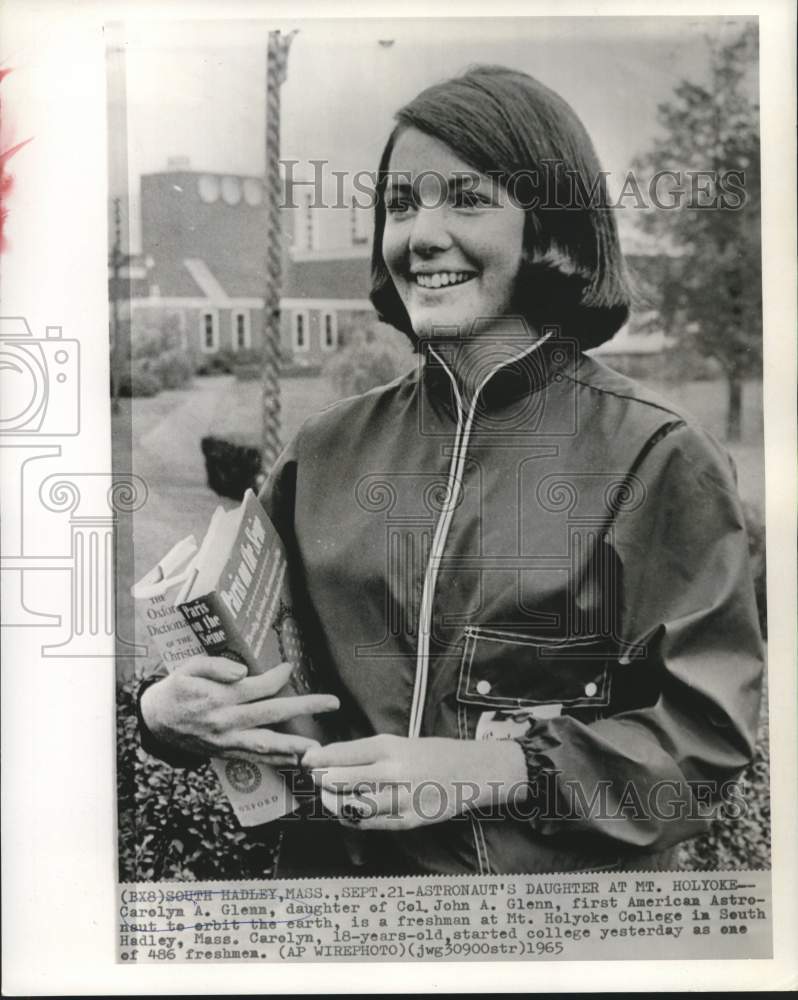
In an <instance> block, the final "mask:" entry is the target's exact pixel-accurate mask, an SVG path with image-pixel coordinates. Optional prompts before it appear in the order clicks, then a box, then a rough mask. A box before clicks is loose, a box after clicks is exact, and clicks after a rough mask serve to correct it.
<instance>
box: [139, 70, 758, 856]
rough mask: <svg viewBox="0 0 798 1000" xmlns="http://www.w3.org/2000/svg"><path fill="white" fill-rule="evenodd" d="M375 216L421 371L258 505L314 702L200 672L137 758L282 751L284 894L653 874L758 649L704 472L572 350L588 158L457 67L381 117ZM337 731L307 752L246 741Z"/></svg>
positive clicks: (187, 679) (303, 446) (590, 276)
mask: <svg viewBox="0 0 798 1000" xmlns="http://www.w3.org/2000/svg"><path fill="white" fill-rule="evenodd" d="M375 218H376V222H375V236H374V248H373V261H372V271H373V293H372V300H373V302H374V304H375V307H376V308H377V311H378V312H379V314H380V316H381V317H382V318H383V320H384V321H386V322H388V323H390V324H392V325H394V326H395V327H398V328H399V329H401V330H403V331H404V332H405V333H406V334H407V335H408V337H410V338H411V340H412V341H413V343H414V344H415V346H416V349H417V352H418V355H419V365H418V366H417V368H416V369H415V370H414V371H412V372H411V373H410V374H409V375H407V376H405V377H403V378H400V379H398V380H397V381H395V382H393V383H391V384H390V385H387V386H384V387H381V388H379V389H376V390H373V391H372V392H369V393H366V394H365V395H362V396H358V397H355V398H353V399H347V400H343V401H341V402H339V403H336V404H334V405H332V406H331V407H329V408H328V409H326V410H325V411H323V412H322V413H320V414H317V415H315V416H312V417H311V418H310V419H309V420H308V421H307V422H306V423H305V425H304V426H303V428H302V430H301V431H300V433H299V434H298V435H297V437H296V439H295V440H294V441H293V442H292V443H291V444H290V445H289V447H288V448H287V449H286V451H285V453H284V454H283V455H282V457H281V459H280V460H279V462H278V464H277V466H276V467H275V468H274V469H273V471H272V473H271V476H270V478H269V481H268V483H267V485H266V487H265V489H264V491H263V494H262V500H263V503H264V504H265V506H266V508H267V510H268V511H269V513H270V515H271V516H272V518H273V519H274V521H275V523H276V524H277V525H278V527H279V529H280V531H281V533H282V534H283V537H284V540H285V542H286V544H287V546H288V547H289V549H290V552H291V556H292V558H293V561H294V564H295V566H296V567H297V571H298V574H299V575H300V582H301V586H302V590H303V594H304V598H305V599H306V601H305V603H306V606H307V613H306V621H305V622H304V623H303V624H304V628H305V632H306V634H307V636H308V639H309V641H310V642H311V643H312V645H313V654H314V659H315V661H316V663H317V664H319V665H320V667H321V669H322V671H323V672H324V676H325V678H326V681H327V683H328V685H329V691H330V692H331V694H330V695H329V696H326V695H318V696H314V697H312V698H307V699H295V700H291V699H285V698H274V697H271V696H273V695H274V693H275V692H276V691H277V690H278V689H279V687H280V685H281V684H282V683H283V682H284V680H285V678H284V677H283V673H284V672H285V669H286V668H280V670H278V671H275V672H274V675H272V674H267V675H265V676H264V677H261V678H257V679H255V678H248V679H245V680H241V679H240V672H239V668H237V667H236V665H233V664H228V663H225V662H224V661H220V660H215V661H214V660H202V659H200V660H197V661H194V662H192V663H190V664H188V665H186V666H185V667H184V668H181V670H180V671H177V672H175V674H173V675H171V676H170V677H169V678H168V679H166V680H163V681H160V682H159V683H158V684H156V685H154V686H152V687H150V688H149V689H148V690H147V691H146V692H145V693H144V695H143V697H142V700H141V712H142V717H143V722H144V723H145V727H144V735H145V740H148V741H149V745H150V746H152V747H154V748H156V749H159V752H160V753H161V754H162V755H163V756H166V757H167V758H169V755H170V753H171V759H172V760H174V761H175V762H176V763H177V762H185V760H186V759H187V758H186V756H185V754H186V753H188V754H190V753H192V752H194V753H197V752H201V753H206V754H207V753H209V752H213V753H219V752H220V750H221V751H225V752H232V753H234V752H236V751H241V750H250V751H251V750H258V751H261V752H265V753H268V754H272V755H273V756H272V758H271V759H275V760H278V761H279V760H283V759H288V758H287V757H285V756H283V755H285V754H288V755H290V754H291V753H296V754H298V755H302V762H303V765H304V766H305V767H306V768H308V769H310V770H311V771H312V773H313V775H314V778H315V779H316V781H317V784H318V786H319V787H320V788H321V789H322V793H323V801H324V802H325V804H326V805H327V806H328V807H329V810H330V812H331V813H332V815H333V817H334V818H333V819H332V820H330V821H328V822H317V821H314V820H309V821H308V822H307V823H305V824H298V823H294V824H293V826H292V825H291V824H290V823H286V834H285V836H284V846H283V854H282V858H283V866H282V867H281V869H280V870H279V871H278V874H281V875H287V874H310V873H313V872H316V873H318V872H321V873H323V872H325V871H326V872H329V873H330V874H332V873H334V872H335V873H340V872H342V871H346V870H347V869H348V867H350V868H351V870H353V871H358V872H359V873H363V872H381V873H383V874H403V873H423V872H432V873H467V872H474V873H488V872H542V871H573V870H598V869H602V868H614V867H631V868H637V869H639V870H644V869H647V868H651V867H655V866H660V867H663V866H667V865H668V864H669V858H670V855H669V849H670V848H672V847H673V846H674V845H675V844H677V843H678V842H679V841H681V840H683V839H685V838H687V837H690V836H693V835H695V834H696V833H698V832H700V831H701V830H702V829H703V828H704V824H705V819H704V818H703V817H704V816H705V815H706V812H707V809H706V805H707V803H708V802H711V801H717V800H718V799H719V798H720V797H723V796H724V794H729V786H728V785H726V786H725V785H724V783H728V782H730V781H731V779H733V778H734V777H735V775H737V774H738V772H739V771H740V769H741V768H742V767H743V766H744V765H745V764H746V763H747V762H748V760H749V759H750V755H751V752H752V746H753V740H754V734H755V728H756V720H757V710H758V704H759V684H760V676H761V670H762V658H761V644H760V636H759V630H758V626H757V617H756V613H755V607H754V599H753V593H752V586H751V581H750V578H749V569H748V557H747V545H746V537H745V531H744V527H743V518H742V514H741V511H740V506H739V502H738V499H737V496H736V491H735V486H734V478H733V472H732V469H731V466H730V462H729V460H728V458H727V457H726V455H725V454H724V453H723V452H722V450H721V449H720V448H719V447H718V445H717V444H716V443H715V442H714V441H713V440H712V439H711V438H710V437H709V436H708V435H707V434H705V433H704V432H703V431H702V430H701V429H700V428H699V427H697V426H695V424H694V423H693V422H692V421H691V419H690V418H689V417H687V416H685V415H684V414H682V413H680V412H679V411H678V410H676V409H675V408H674V407H673V406H671V405H670V404H669V403H667V402H665V401H664V400H662V399H660V398H659V397H656V396H654V395H653V394H652V393H650V392H648V391H647V390H645V389H643V388H642V387H640V386H638V385H636V384H634V383H633V382H631V381H629V380H628V379H626V378H624V377H622V376H621V375H618V374H616V373H615V372H613V371H611V370H609V369H607V368H605V367H603V366H602V365H600V364H599V363H597V362H596V361H595V360H593V359H592V358H590V357H589V356H587V355H586V354H584V351H585V350H586V349H588V348H591V347H595V346H596V345H598V344H600V343H602V342H603V341H605V340H607V339H608V338H609V337H611V336H612V335H613V333H615V332H616V331H617V330H618V329H619V328H620V327H621V326H622V325H623V323H624V322H625V321H626V318H627V315H628V311H629V293H628V290H627V285H626V280H625V277H624V268H623V259H622V256H621V251H620V247H619V245H618V238H617V233H616V228H615V223H614V220H613V216H612V213H611V211H610V210H609V209H608V208H607V206H606V192H605V189H604V182H603V177H602V175H601V172H600V166H599V163H598V160H597V158H596V155H595V152H594V150H593V147H592V144H591V142H590V139H589V137H588V135H587V134H586V132H585V130H584V128H583V126H582V124H581V123H580V121H579V120H578V119H577V117H576V115H575V114H574V112H573V111H572V110H571V108H570V107H569V106H568V105H567V104H566V103H565V102H564V101H563V100H562V99H561V98H559V97H558V96H557V95H556V94H554V93H552V92H551V91H550V90H548V89H547V88H546V87H544V86H542V85H541V84H540V83H538V82H537V81H535V80H533V79H532V78H530V77H529V76H526V75H525V74H523V73H520V72H516V71H512V70H508V69H503V68H499V67H483V68H477V69H474V70H472V71H470V72H468V73H466V74H465V75H464V76H462V77H459V78H457V79H454V80H450V81H448V82H446V83H443V84H440V85H436V86H433V87H431V88H429V89H428V90H426V91H424V92H423V93H422V94H420V95H419V96H418V97H417V98H415V100H413V101H411V102H410V104H408V105H407V106H406V107H405V108H403V109H402V110H401V111H400V112H399V113H398V115H397V125H396V128H395V129H394V132H393V134H392V135H391V137H390V139H389V141H388V145H387V147H386V149H385V152H384V155H383V158H382V162H381V165H380V172H379V181H378V185H377V204H376V216H375ZM332 709H335V711H334V714H333V715H332V716H330V718H332V719H333V720H334V726H335V729H336V733H337V735H336V738H335V741H334V742H332V743H330V744H328V745H326V746H323V747H322V746H318V745H316V746H312V745H310V744H308V743H307V742H305V741H302V740H301V739H299V738H297V737H290V736H287V735H285V734H278V733H273V732H271V731H270V730H269V729H266V728H263V727H265V726H269V725H270V724H273V723H274V722H279V721H281V720H284V719H286V718H288V717H289V716H291V715H299V714H302V713H303V712H308V711H310V712H319V711H326V710H332ZM155 740H157V741H158V742H157V743H156V742H155ZM167 748H171V751H170V750H168V749H167ZM181 751H182V752H183V756H182V757H181V755H180V752H181ZM333 828H334V829H335V830H336V831H339V832H340V831H342V830H344V831H345V830H347V829H353V828H354V829H357V830H359V831H361V832H360V833H359V834H358V837H359V840H358V843H357V850H353V851H350V852H349V854H348V855H347V854H346V853H344V854H343V855H341V857H343V861H341V860H340V857H339V859H338V861H336V862H334V861H333V853H334V852H333V848H332V843H333V839H332V836H331V830H332V829H333ZM300 830H301V831H302V832H300ZM314 844H315V845H316V846H313V845H314ZM355 855H357V862H358V864H360V865H361V867H357V866H356V864H355V861H354V860H352V861H351V864H350V862H349V861H347V858H348V857H349V858H353V859H354V857H355Z"/></svg>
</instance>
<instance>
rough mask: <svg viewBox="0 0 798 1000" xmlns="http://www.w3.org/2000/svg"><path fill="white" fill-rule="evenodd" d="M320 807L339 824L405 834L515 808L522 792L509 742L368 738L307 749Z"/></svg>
mask: <svg viewBox="0 0 798 1000" xmlns="http://www.w3.org/2000/svg"><path fill="white" fill-rule="evenodd" d="M302 766H303V767H306V768H309V769H310V770H311V771H312V773H313V778H314V780H315V782H316V784H317V785H318V786H319V787H320V788H321V796H322V801H323V803H324V805H325V806H326V807H327V808H328V809H329V810H330V811H331V812H333V813H335V814H336V815H337V816H338V817H339V818H340V819H341V822H342V823H343V824H344V825H346V826H356V827H358V828H359V829H362V830H410V829H412V828H413V827H416V826H423V825H425V824H427V823H441V822H443V821H444V820H447V819H450V818H451V817H452V816H456V815H458V814H460V813H462V812H465V811H466V810H467V809H472V808H479V807H486V806H497V805H504V804H506V803H508V802H511V801H512V802H518V801H520V800H521V799H523V798H524V797H525V796H526V794H527V769H526V761H525V758H524V754H523V751H522V750H521V747H520V745H519V744H518V743H516V741H515V740H485V741H479V742H477V741H475V740H456V739H445V738H442V737H426V738H423V737H422V738H419V739H411V738H409V737H405V736H388V735H382V736H372V737H369V738H368V739H363V740H352V741H351V742H348V743H332V744H330V745H328V746H326V747H321V746H319V747H315V748H313V749H312V750H308V752H307V753H306V754H305V756H304V757H303V758H302Z"/></svg>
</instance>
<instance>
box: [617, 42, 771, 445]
mask: <svg viewBox="0 0 798 1000" xmlns="http://www.w3.org/2000/svg"><path fill="white" fill-rule="evenodd" d="M756 51H757V33H756V28H755V27H754V26H748V27H746V28H745V29H744V30H743V31H742V33H741V34H739V35H738V37H736V38H735V39H734V40H732V41H731V42H729V43H727V44H726V45H723V46H718V47H715V48H713V49H711V50H710V66H709V70H710V79H709V82H708V84H707V85H706V86H704V85H702V84H698V83H694V82H691V81H689V80H683V81H682V82H681V83H680V84H679V85H678V86H677V87H676V88H675V90H674V93H673V97H672V98H671V100H669V101H667V102H665V103H663V104H661V105H660V106H659V111H658V119H659V123H660V125H661V127H662V133H663V134H662V135H661V137H660V138H658V139H657V140H656V141H655V143H654V145H653V147H652V149H651V150H650V151H649V152H648V153H647V154H645V155H644V156H642V157H640V158H639V159H638V161H637V164H636V169H637V171H638V173H639V174H640V175H647V176H648V178H649V180H650V181H651V179H652V178H653V177H654V176H655V174H657V173H660V174H661V180H665V181H666V182H667V181H668V180H669V178H668V177H667V176H666V175H665V174H662V173H661V172H663V171H674V172H678V174H679V177H680V179H681V188H680V190H681V192H682V197H680V198H678V199H677V198H676V194H677V191H676V188H675V187H674V182H673V180H670V185H671V187H670V189H669V188H668V185H667V183H666V184H664V185H658V187H657V190H658V191H659V199H660V203H661V204H666V205H667V204H669V202H670V200H671V193H672V195H673V201H674V202H676V205H675V207H670V208H668V207H665V208H652V209H649V210H647V211H645V212H640V213H638V219H639V221H640V223H641V226H642V228H643V229H644V230H645V231H647V232H648V233H649V234H651V235H653V236H655V237H656V238H657V240H658V242H659V243H660V244H661V245H663V246H665V247H669V248H670V249H671V250H672V256H671V260H670V262H669V266H668V268H667V269H666V271H667V273H666V275H665V280H664V281H663V283H662V286H661V288H660V289H659V302H658V308H659V312H660V314H661V316H662V319H663V322H664V324H665V326H666V329H667V330H668V332H670V333H672V334H674V335H677V336H681V337H684V338H690V339H691V341H692V343H693V344H694V345H695V346H696V347H697V348H698V350H699V351H700V352H701V353H702V354H704V355H706V356H707V357H711V358H715V359H716V360H717V362H718V363H719V364H720V365H721V367H722V369H723V372H724V374H725V376H726V378H727V380H728V384H729V410H728V418H727V432H728V437H729V439H730V440H736V439H737V438H738V437H739V432H740V427H739V420H740V410H741V391H742V388H741V383H742V380H743V379H744V378H745V377H746V376H751V375H756V374H758V373H759V371H760V369H761V360H762V287H761V258H760V214H761V212H760V168H759V107H758V104H757V102H756V80H755V79H754V78H753V75H752V72H751V70H752V66H753V65H754V59H755V56H756ZM649 190H651V184H649ZM690 325H692V327H693V329H692V332H687V328H688V327H689V326H690Z"/></svg>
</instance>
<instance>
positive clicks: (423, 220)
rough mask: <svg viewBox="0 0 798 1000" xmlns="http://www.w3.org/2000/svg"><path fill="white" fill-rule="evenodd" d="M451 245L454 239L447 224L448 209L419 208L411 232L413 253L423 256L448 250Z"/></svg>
mask: <svg viewBox="0 0 798 1000" xmlns="http://www.w3.org/2000/svg"><path fill="white" fill-rule="evenodd" d="M451 245H452V237H451V234H450V233H449V229H448V226H447V224H446V207H445V206H444V205H441V206H436V207H434V208H428V207H426V206H424V205H421V206H419V208H418V209H417V211H416V217H415V219H414V220H413V227H412V229H411V231H410V240H409V246H410V251H411V253H417V254H420V255H422V256H423V255H428V254H431V253H435V252H436V251H439V250H448V249H449V247H450V246H451Z"/></svg>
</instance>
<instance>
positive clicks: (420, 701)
mask: <svg viewBox="0 0 798 1000" xmlns="http://www.w3.org/2000/svg"><path fill="white" fill-rule="evenodd" d="M550 336H551V331H550V332H549V333H547V334H545V335H544V336H543V337H541V338H540V340H536V341H535V343H534V344H531V345H530V346H529V347H527V348H525V349H524V350H523V351H521V353H520V354H518V355H517V356H516V357H514V358H509V359H508V360H506V361H502V362H500V363H499V364H498V365H496V366H495V367H493V368H491V370H490V371H489V372H488V374H487V375H486V376H485V378H484V379H483V380H482V381H481V382H480V384H479V385H478V387H477V390H476V392H475V393H474V397H473V399H472V401H471V405H470V406H469V408H468V413H467V414H466V415H465V419H463V416H464V406H463V398H462V396H461V395H460V390H459V388H458V386H457V380H456V379H455V377H454V375H453V373H452V372H451V371H450V370H449V367H448V365H447V364H446V362H445V361H444V360H443V358H442V357H441V356H440V355H439V354H437V353H436V352H435V351H434V350H433V349H432V348H430V354H433V355H434V356H435V358H436V359H437V360H438V361H439V362H440V364H441V365H442V366H443V369H444V371H445V372H446V374H447V375H448V376H449V381H450V382H451V383H452V388H453V389H454V395H455V399H456V400H457V430H456V431H455V438H454V450H453V452H452V460H451V462H450V463H449V476H448V479H447V483H446V502H445V504H444V505H443V509H442V510H441V515H440V517H439V518H438V523H437V524H436V525H435V531H434V533H433V536H432V546H431V549H430V557H429V562H428V563H427V570H426V573H425V574H424V588H423V590H422V593H421V610H420V612H419V622H418V650H417V653H416V676H415V683H414V685H413V700H412V702H411V706H410V722H409V724H408V731H407V735H408V736H410V737H417V736H419V735H420V734H421V723H422V720H423V718H424V703H425V700H426V694H427V682H428V679H429V643H430V634H431V626H432V604H433V601H434V598H435V585H436V583H437V581H438V573H439V571H440V566H441V562H442V560H443V551H444V549H445V547H446V539H447V537H448V535H449V529H450V527H451V523H452V517H453V515H454V510H455V507H456V506H457V497H458V492H459V490H460V489H461V488H462V480H463V469H464V467H465V460H466V454H467V452H468V442H469V439H470V437H471V429H472V426H473V423H474V415H475V413H476V407H477V401H478V400H479V397H480V394H481V393H482V390H483V389H484V388H485V386H486V385H487V384H488V382H489V381H490V380H491V379H492V378H493V376H494V375H495V374H496V372H497V371H499V369H500V368H504V367H505V365H509V364H512V363H513V362H516V361H520V360H521V358H524V357H526V356H527V355H528V354H531V353H532V352H533V351H535V350H536V349H537V348H538V347H540V346H541V345H542V344H543V343H544V342H545V341H546V340H548V339H549V337H550Z"/></svg>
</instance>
